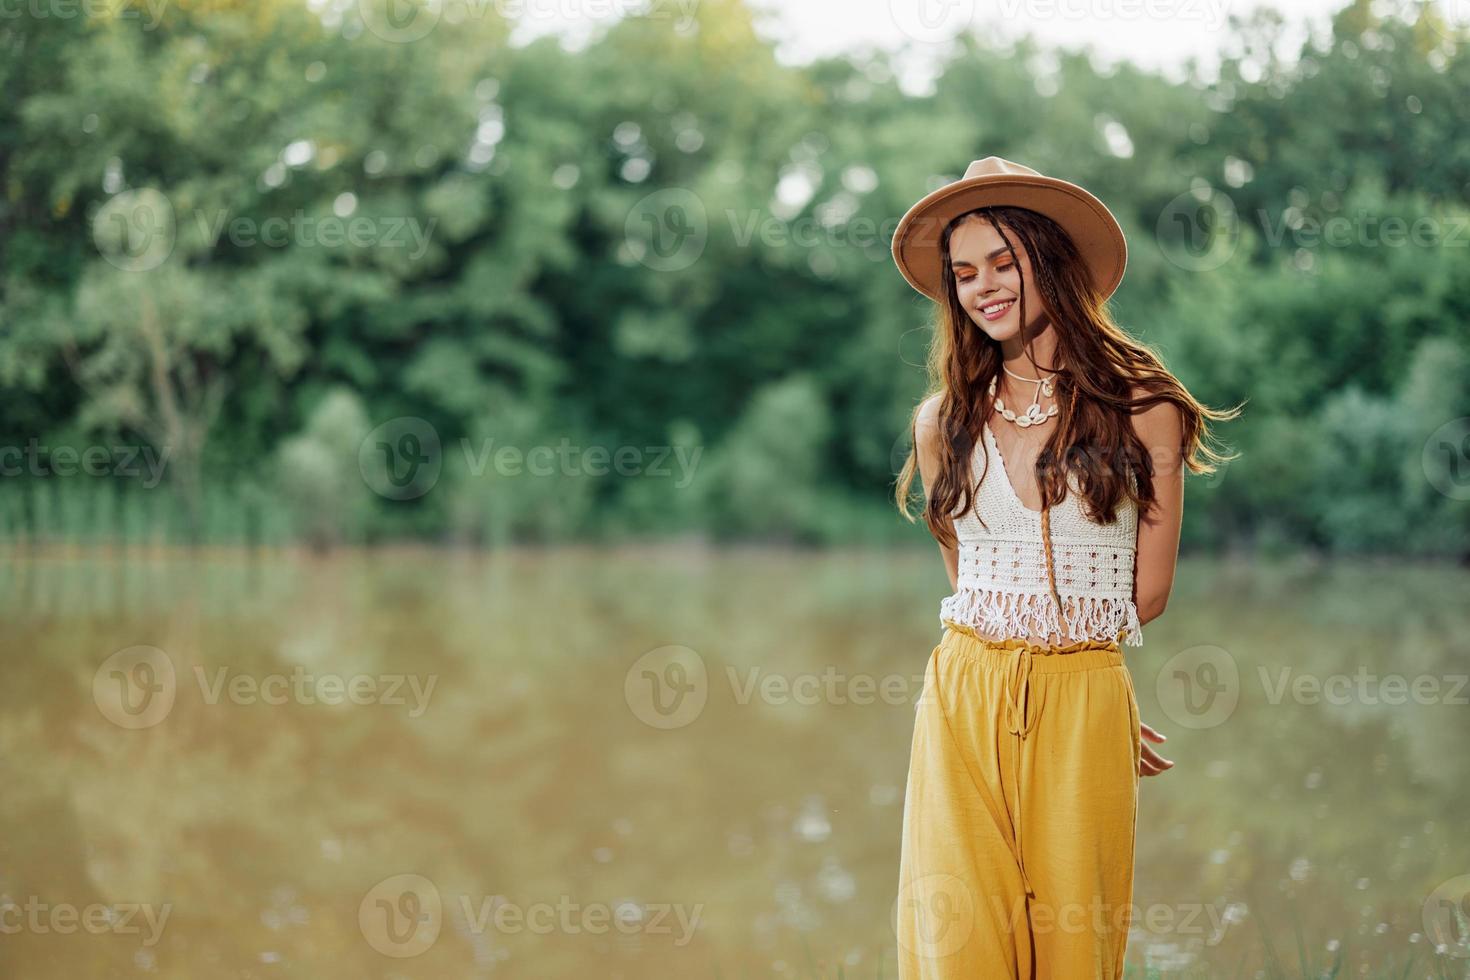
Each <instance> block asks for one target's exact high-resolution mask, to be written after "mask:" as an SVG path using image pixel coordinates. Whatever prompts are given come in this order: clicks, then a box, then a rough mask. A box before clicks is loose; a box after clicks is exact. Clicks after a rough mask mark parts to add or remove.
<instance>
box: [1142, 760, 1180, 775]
mask: <svg viewBox="0 0 1470 980" xmlns="http://www.w3.org/2000/svg"><path fill="white" fill-rule="evenodd" d="M1172 765H1174V763H1172V762H1169V761H1168V760H1167V759H1160V758H1159V757H1158V756H1154V757H1153V758H1152V759H1150V758H1148V757H1147V756H1140V757H1139V760H1138V774H1139V775H1140V776H1157V775H1158V774H1159V773H1161V772H1165V771H1167V770H1168V769H1169V767H1170V766H1172Z"/></svg>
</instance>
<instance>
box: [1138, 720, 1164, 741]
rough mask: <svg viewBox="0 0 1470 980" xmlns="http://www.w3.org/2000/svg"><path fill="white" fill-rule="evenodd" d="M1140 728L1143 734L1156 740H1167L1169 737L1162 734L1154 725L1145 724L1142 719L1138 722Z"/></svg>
mask: <svg viewBox="0 0 1470 980" xmlns="http://www.w3.org/2000/svg"><path fill="white" fill-rule="evenodd" d="M1138 730H1139V731H1140V732H1141V733H1142V734H1143V736H1144V737H1145V738H1148V739H1151V740H1152V741H1155V742H1166V741H1168V739H1169V736H1167V735H1162V734H1160V733H1159V731H1158V730H1157V729H1155V728H1154V727H1153V726H1151V725H1145V724H1144V723H1143V722H1141V721H1140V722H1139V723H1138Z"/></svg>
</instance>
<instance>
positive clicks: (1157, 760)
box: [1138, 721, 1174, 776]
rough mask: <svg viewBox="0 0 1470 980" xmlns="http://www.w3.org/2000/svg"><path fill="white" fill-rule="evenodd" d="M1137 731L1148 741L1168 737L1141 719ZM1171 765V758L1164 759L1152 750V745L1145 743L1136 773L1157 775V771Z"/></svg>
mask: <svg viewBox="0 0 1470 980" xmlns="http://www.w3.org/2000/svg"><path fill="white" fill-rule="evenodd" d="M1138 731H1139V733H1140V734H1141V735H1142V736H1143V737H1144V738H1146V739H1148V740H1149V741H1150V742H1162V741H1164V740H1165V739H1167V738H1168V737H1169V736H1167V735H1160V734H1159V733H1158V732H1156V731H1154V729H1152V728H1150V727H1149V726H1147V725H1145V724H1144V723H1143V722H1141V721H1140V722H1139V723H1138ZM1173 765H1174V762H1173V760H1171V759H1165V758H1164V757H1163V756H1161V755H1159V754H1158V753H1157V752H1155V751H1154V749H1153V746H1151V745H1148V744H1146V743H1145V744H1144V746H1143V752H1142V753H1141V754H1140V756H1139V759H1138V774H1139V775H1140V776H1157V775H1158V774H1159V773H1161V772H1163V771H1164V770H1165V769H1168V768H1170V767H1172V766H1173Z"/></svg>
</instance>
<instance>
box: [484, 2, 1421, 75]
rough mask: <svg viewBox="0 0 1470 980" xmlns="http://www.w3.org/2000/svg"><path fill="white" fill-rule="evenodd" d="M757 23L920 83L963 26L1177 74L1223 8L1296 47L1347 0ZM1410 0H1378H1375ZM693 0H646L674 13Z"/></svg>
mask: <svg viewBox="0 0 1470 980" xmlns="http://www.w3.org/2000/svg"><path fill="white" fill-rule="evenodd" d="M746 2H747V3H748V4H749V5H750V7H751V9H752V10H755V11H756V12H757V18H758V21H757V23H758V26H759V29H760V32H761V33H762V34H763V35H764V36H765V37H767V38H770V39H771V40H772V41H774V42H776V44H777V53H778V56H779V57H780V59H781V60H782V61H783V62H786V63H788V64H794V63H803V62H806V61H809V60H811V59H812V58H815V57H822V56H829V55H833V54H836V53H839V52H842V51H854V50H858V49H861V48H863V47H876V48H882V49H885V50H889V51H895V52H896V51H900V50H903V51H904V54H903V65H904V68H903V83H904V87H905V88H906V89H908V90H910V91H922V90H923V88H924V86H925V84H926V83H927V76H928V75H929V74H930V73H931V69H932V66H933V65H934V63H935V62H936V61H938V60H939V58H940V57H941V56H942V55H943V54H944V52H945V49H946V42H947V40H948V39H950V38H953V37H954V36H955V35H956V34H958V33H961V32H963V31H965V30H971V31H974V32H977V33H978V34H980V35H982V36H986V37H988V38H991V39H993V40H994V41H996V42H998V43H1004V42H1007V41H1013V40H1016V39H1018V38H1019V37H1021V36H1022V35H1023V34H1026V33H1030V34H1032V35H1033V36H1035V37H1036V38H1037V39H1038V40H1039V41H1041V42H1042V43H1043V44H1048V45H1052V46H1055V47H1059V48H1066V49H1069V50H1075V49H1079V48H1085V47H1091V48H1092V49H1093V50H1094V51H1095V61H1096V63H1097V64H1098V65H1099V66H1104V65H1108V64H1114V63H1117V62H1119V61H1124V60H1126V61H1132V62H1134V63H1135V64H1138V65H1141V66H1144V67H1147V68H1151V69H1155V70H1157V71H1160V72H1162V73H1164V74H1165V75H1167V76H1169V77H1170V78H1173V79H1175V80H1179V79H1181V78H1182V77H1183V68H1184V64H1185V62H1186V60H1187V59H1188V58H1189V57H1190V56H1191V55H1193V56H1195V57H1197V58H1198V59H1199V60H1200V62H1201V66H1202V69H1203V70H1204V72H1205V74H1206V76H1207V77H1210V76H1212V75H1213V72H1214V69H1215V66H1216V65H1217V64H1218V62H1219V58H1220V55H1221V53H1222V47H1223V45H1224V43H1225V41H1226V38H1227V29H1228V18H1229V17H1230V16H1232V15H1245V14H1248V13H1249V12H1250V11H1251V10H1252V9H1253V8H1256V7H1260V6H1268V7H1274V8H1276V9H1277V10H1279V11H1280V12H1281V13H1282V14H1283V16H1284V17H1285V19H1286V22H1287V24H1288V25H1291V27H1292V32H1291V35H1290V36H1289V37H1288V38H1286V39H1284V41H1283V45H1282V48H1283V49H1282V50H1280V51H1279V52H1278V54H1280V55H1281V56H1282V57H1286V58H1290V57H1292V56H1294V55H1295V54H1296V53H1297V52H1298V51H1300V49H1301V44H1302V42H1303V41H1304V40H1305V39H1306V38H1307V37H1308V36H1309V35H1308V32H1309V30H1316V31H1318V32H1322V31H1325V30H1326V26H1327V21H1328V18H1329V16H1330V15H1331V13H1332V12H1334V11H1336V10H1340V9H1341V8H1343V7H1345V6H1347V4H1348V2H1349V0H1286V2H1280V0H1278V2H1274V3H1272V2H1265V0H746ZM1410 2H1412V0H1380V4H1381V5H1382V6H1383V7H1384V8H1385V9H1388V8H1393V7H1395V6H1399V5H1403V4H1406V3H1410ZM697 3H698V0H649V4H650V6H651V7H652V9H654V10H656V11H662V12H664V13H665V15H666V16H669V17H672V18H674V19H675V20H676V21H677V20H678V19H680V18H681V17H684V16H685V14H686V12H687V11H689V10H690V9H691V8H692V5H694V4H697ZM636 5H637V4H636V3H635V0H543V2H538V0H523V4H522V5H521V6H520V7H515V6H514V5H512V6H511V8H510V9H512V10H514V9H520V10H523V11H525V13H526V15H525V16H522V17H521V18H520V24H519V26H518V28H517V32H516V34H515V35H513V37H514V40H516V41H517V42H518V43H519V42H523V41H525V40H529V39H530V38H531V37H535V36H538V35H541V34H545V33H552V32H555V33H559V34H561V35H563V37H564V38H565V40H566V43H568V44H569V46H578V45H579V44H580V43H585V40H586V39H587V38H588V37H589V35H590V34H591V33H593V32H595V31H596V30H597V27H598V25H599V24H605V23H607V21H608V20H609V19H611V18H613V17H616V16H617V15H618V12H619V11H621V10H625V9H629V8H631V7H634V6H636Z"/></svg>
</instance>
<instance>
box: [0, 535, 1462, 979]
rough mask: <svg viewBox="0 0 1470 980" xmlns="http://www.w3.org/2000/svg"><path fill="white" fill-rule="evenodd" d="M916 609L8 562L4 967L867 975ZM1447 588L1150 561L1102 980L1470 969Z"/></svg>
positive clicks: (739, 567) (135, 561)
mask: <svg viewBox="0 0 1470 980" xmlns="http://www.w3.org/2000/svg"><path fill="white" fill-rule="evenodd" d="M946 584H947V583H946V581H945V579H944V574H943V570H942V567H941V565H940V562H939V557H938V554H937V552H932V553H931V552H927V551H924V552H918V553H913V552H898V553H892V552H878V551H847V552H823V553H816V554H813V553H797V552H773V551H765V550H699V549H690V548H676V547H668V548H663V547H650V548H645V549H625V550H617V551H600V550H592V549H588V550H582V549H563V550H556V551H550V552H542V551H507V552H499V553H493V554H487V553H460V552H440V551H433V550H428V549H409V550H384V551H375V552H353V553H345V554H339V555H336V556H332V557H329V558H311V557H309V556H304V555H298V554H292V553H287V554H267V555H258V554H252V553H248V552H243V551H224V552H207V553H205V554H203V555H201V556H199V557H197V558H192V559H191V558H188V557H186V556H184V555H183V554H181V553H167V554H151V553H131V554H128V553H108V552H102V551H92V552H74V551H73V552H59V551H55V552H40V553H38V552H14V553H9V554H7V555H5V556H3V558H0V610H3V622H0V626H3V629H0V642H3V644H4V648H5V658H4V663H5V667H6V683H5V684H4V685H3V686H0V759H3V765H4V774H5V781H4V792H3V796H0V926H3V930H4V931H3V933H0V958H3V959H0V963H3V968H0V972H3V974H4V975H5V976H14V977H26V978H31V977H66V978H80V977H104V976H135V975H154V976H161V977H171V978H172V977H177V978H186V977H187V978H199V977H313V978H318V977H319V978H337V977H342V978H347V977H352V978H362V977H404V978H409V977H412V978H443V977H506V978H510V977H514V978H522V977H524V978H536V980H545V978H562V977H565V978H585V977H607V978H629V980H632V978H663V977H670V978H685V977H711V978H715V977H719V978H736V977H836V976H837V975H838V971H839V968H840V970H841V971H842V974H843V975H844V976H846V977H848V978H867V977H880V976H882V977H889V978H891V977H893V976H894V975H895V970H894V965H893V964H894V950H893V945H894V933H893V929H892V925H891V923H892V913H893V902H894V899H895V888H896V880H897V862H898V841H899V828H900V821H901V818H902V801H903V786H904V780H905V775H906V771H907V763H908V749H909V738H910V735H911V732H912V724H913V705H914V703H915V699H916V698H917V696H918V694H919V688H920V684H921V681H922V675H923V669H924V665H925V660H926V658H927V656H928V654H929V653H930V651H931V649H932V647H933V645H934V644H935V643H936V642H937V641H938V638H939V626H938V620H937V615H938V603H939V600H940V598H941V597H942V595H943V590H944V587H945V585H946ZM1467 585H1470V575H1467V574H1466V573H1465V572H1463V571H1456V570H1451V569H1445V568H1428V567H1422V566H1398V565H1371V566H1367V565H1338V566H1332V567H1325V568H1324V567H1314V566H1311V565H1308V564H1305V563H1296V562H1288V563H1284V564H1275V565H1262V564H1251V565H1245V564H1221V563H1210V562H1191V561H1185V562H1183V563H1182V564H1181V566H1180V572H1179V578H1178V584H1177V586H1176V589H1175V593H1174V596H1173V598H1172V600H1171V604H1170V609H1169V611H1168V613H1166V614H1165V616H1164V617H1163V618H1162V619H1160V620H1157V621H1155V622H1153V623H1150V624H1148V625H1147V626H1146V627H1145V633H1146V634H1147V636H1148V642H1147V645H1146V646H1145V647H1143V648H1132V647H1127V648H1125V653H1126V655H1127V656H1128V658H1129V664H1130V669H1131V670H1132V671H1133V675H1134V678H1135V684H1136V687H1137V690H1138V695H1139V700H1140V703H1141V706H1142V710H1143V718H1144V721H1145V722H1148V723H1149V724H1152V725H1154V726H1155V727H1157V728H1159V729H1161V730H1163V731H1164V732H1165V733H1166V734H1168V735H1169V736H1170V739H1169V742H1168V743H1167V747H1166V748H1165V749H1164V752H1165V755H1167V756H1168V757H1170V758H1172V759H1174V760H1175V762H1176V766H1175V768H1174V769H1173V770H1172V771H1171V772H1169V773H1167V774H1165V775H1163V776H1160V777H1157V778H1152V779H1146V780H1144V782H1143V784H1142V789H1141V811H1140V816H1139V828H1138V833H1139V838H1138V857H1137V870H1138V877H1137V883H1136V890H1135V896H1134V898H1135V903H1136V904H1137V906H1138V908H1139V910H1140V915H1139V918H1138V920H1136V922H1135V927H1134V932H1133V940H1132V942H1131V944H1130V948H1129V960H1130V965H1131V967H1132V972H1131V975H1136V976H1140V977H1142V976H1144V975H1145V973H1146V969H1147V971H1148V972H1149V974H1150V975H1157V976H1247V977H1249V976H1257V975H1261V976H1265V975H1268V972H1267V971H1268V967H1269V965H1270V960H1269V959H1268V957H1269V956H1270V955H1271V953H1272V951H1274V955H1275V957H1276V958H1277V959H1278V960H1279V961H1281V962H1282V963H1283V964H1284V966H1285V968H1286V970H1287V973H1286V975H1293V976H1296V975H1301V970H1300V966H1299V964H1300V962H1301V961H1302V960H1303V959H1304V960H1305V961H1306V962H1308V963H1309V964H1310V965H1311V966H1312V967H1313V968H1314V969H1320V968H1322V967H1324V966H1325V965H1326V964H1329V963H1330V962H1331V961H1332V960H1333V959H1334V957H1336V956H1339V955H1340V956H1341V957H1342V959H1343V963H1344V967H1343V969H1342V971H1341V972H1340V974H1339V975H1340V976H1388V975H1394V976H1400V975H1403V968H1404V966H1405V964H1406V963H1407V962H1408V959H1409V957H1410V956H1411V955H1413V956H1416V959H1415V965H1414V967H1413V968H1412V970H1411V971H1410V972H1409V974H1408V975H1410V976H1440V975H1442V976H1455V977H1458V976H1465V975H1466V968H1467V965H1470V958H1467V957H1466V954H1467V953H1470V942H1467V939H1470V925H1467V924H1466V923H1465V921H1464V919H1463V918H1461V919H1460V920H1459V921H1458V923H1457V920H1456V914H1457V913H1458V914H1459V915H1460V916H1462V917H1463V916H1464V915H1465V914H1466V913H1467V912H1470V902H1467V901H1466V897H1465V896H1466V893H1467V891H1470V834H1467V833H1466V831H1467V829H1470V821H1467V813H1470V791H1467V788H1466V787H1467V786H1470V758H1467V753H1466V751H1465V749H1466V746H1467V744H1470V704H1467V701H1470V688H1467V686H1466V685H1465V683H1464V678H1465V675H1466V674H1467V673H1470V656H1467V643H1466V639H1465V638H1466V636H1467V635H1470V607H1467V604H1466V603H1465V602H1464V598H1465V596H1466V595H1467V594H1470V589H1467ZM7 901H8V904H6V902H7ZM1298 931H1299V935H1300V946H1299V945H1298V938H1297V936H1298ZM1436 943H1441V944H1444V945H1445V949H1444V951H1443V952H1442V953H1441V954H1439V955H1438V956H1436V954H1435V952H1434V948H1433V947H1434V946H1435V944H1436ZM1435 960H1437V961H1438V964H1439V965H1438V967H1437V969H1440V970H1441V971H1442V972H1441V973H1435V972H1434V970H1435V969H1436V967H1434V966H1433V965H1432V961H1435Z"/></svg>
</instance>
